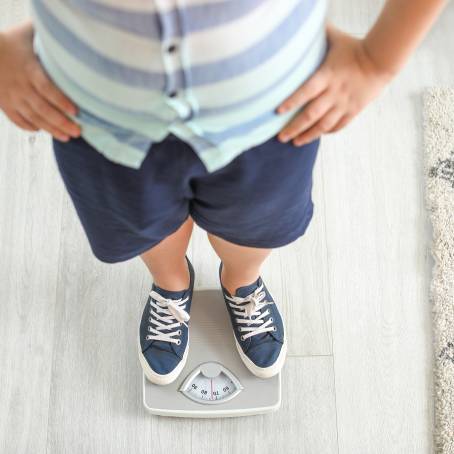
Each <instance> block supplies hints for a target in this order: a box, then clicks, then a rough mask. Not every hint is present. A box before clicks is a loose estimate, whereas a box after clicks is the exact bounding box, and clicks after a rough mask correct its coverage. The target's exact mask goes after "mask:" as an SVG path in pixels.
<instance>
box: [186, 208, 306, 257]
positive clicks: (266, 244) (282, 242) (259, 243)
mask: <svg viewBox="0 0 454 454" xmlns="http://www.w3.org/2000/svg"><path fill="white" fill-rule="evenodd" d="M313 215H314V204H313V203H312V202H311V204H310V208H309V211H307V212H306V216H305V220H304V222H303V223H302V225H301V226H300V227H299V228H298V229H295V230H293V231H292V232H291V233H290V234H288V235H287V236H286V237H285V238H280V239H279V240H276V241H272V240H271V241H268V240H255V241H244V240H242V239H240V238H236V237H232V236H230V235H225V234H224V233H219V232H216V231H215V230H213V229H211V228H210V227H209V224H208V223H207V222H205V221H201V222H200V220H199V219H200V218H198V216H194V215H193V214H191V216H192V218H193V219H194V222H195V223H196V224H198V225H199V226H200V227H201V228H202V229H203V230H205V231H206V232H208V233H211V234H212V235H216V236H218V237H219V238H222V239H223V240H226V241H228V242H230V243H234V244H237V245H239V246H246V247H256V248H264V249H276V248H280V247H283V246H287V245H289V244H290V243H293V242H294V241H296V240H297V239H298V238H299V237H301V236H303V235H304V234H305V233H306V230H307V228H308V227H309V224H310V222H311V220H312V218H313Z"/></svg>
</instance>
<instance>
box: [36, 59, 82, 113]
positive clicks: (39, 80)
mask: <svg viewBox="0 0 454 454" xmlns="http://www.w3.org/2000/svg"><path fill="white" fill-rule="evenodd" d="M29 79H30V82H31V84H32V86H33V88H34V89H35V90H36V91H37V92H38V93H39V94H40V95H41V96H42V97H43V98H45V99H46V100H47V101H48V102H49V103H50V104H52V105H53V106H55V107H56V108H57V109H59V110H61V111H63V112H67V113H69V114H72V115H76V114H77V106H76V105H75V104H74V103H73V102H72V101H71V99H69V98H68V97H67V96H66V95H65V94H64V93H63V92H62V91H61V90H60V89H59V88H58V87H57V86H56V85H55V84H54V83H53V82H52V81H51V79H50V78H49V77H48V76H47V74H46V72H45V71H44V69H43V67H42V66H41V65H40V64H39V63H37V64H36V65H35V66H34V67H33V69H32V74H31V75H30V78H29Z"/></svg>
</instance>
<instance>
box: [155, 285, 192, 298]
mask: <svg viewBox="0 0 454 454" xmlns="http://www.w3.org/2000/svg"><path fill="white" fill-rule="evenodd" d="M152 290H154V291H155V292H158V293H159V294H160V295H161V296H163V297H164V298H171V299H175V300H177V299H179V298H183V297H184V296H185V293H186V292H187V291H188V290H189V289H185V290H178V291H174V290H166V289H164V288H162V287H158V286H157V285H156V284H155V283H153V286H152Z"/></svg>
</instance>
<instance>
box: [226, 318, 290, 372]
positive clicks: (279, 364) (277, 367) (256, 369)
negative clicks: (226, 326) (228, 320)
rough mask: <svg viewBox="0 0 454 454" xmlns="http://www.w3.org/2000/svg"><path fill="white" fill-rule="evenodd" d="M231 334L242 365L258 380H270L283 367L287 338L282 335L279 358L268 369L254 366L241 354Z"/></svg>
mask: <svg viewBox="0 0 454 454" xmlns="http://www.w3.org/2000/svg"><path fill="white" fill-rule="evenodd" d="M282 324H284V321H282ZM232 332H233V338H234V339H235V345H236V349H237V350H238V353H239V354H240V357H241V359H242V361H243V363H244V365H245V366H246V367H247V368H248V369H249V370H250V371H251V372H252V373H253V374H254V375H255V376H257V377H259V378H270V377H273V376H274V375H276V374H278V373H279V372H280V371H281V369H282V367H283V366H284V363H285V358H286V356H287V337H286V336H285V334H284V342H283V344H282V347H281V351H280V352H279V356H278V357H277V359H276V361H275V362H274V364H272V365H271V366H268V367H259V366H257V365H256V364H254V363H253V362H252V361H251V360H250V359H249V358H248V357H247V356H246V354H245V353H244V352H243V349H242V348H241V346H240V344H239V343H238V341H237V340H236V336H235V333H234V331H233V330H232ZM285 332H286V331H285V327H284V333H285Z"/></svg>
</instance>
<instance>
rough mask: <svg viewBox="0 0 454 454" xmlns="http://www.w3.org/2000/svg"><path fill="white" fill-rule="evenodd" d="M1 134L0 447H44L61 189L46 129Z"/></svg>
mask: <svg viewBox="0 0 454 454" xmlns="http://www.w3.org/2000/svg"><path fill="white" fill-rule="evenodd" d="M0 137H1V140H0V161H1V162H2V163H3V164H2V165H1V166H0V238H1V241H0V257H1V260H0V301H1V307H2V313H1V316H0V339H1V342H0V358H1V360H0V361H1V370H0V451H1V452H5V453H6V452H15V453H28V452H44V450H45V446H46V431H47V419H48V406H49V389H50V380H51V371H50V364H51V357H52V344H53V326H54V311H55V291H56V282H57V274H56V270H57V269H58V252H59V242H60V221H61V191H60V190H59V186H58V179H57V178H56V173H55V171H54V170H55V169H54V168H53V162H52V160H51V159H50V158H51V157H50V154H49V153H47V149H48V145H49V140H48V137H46V136H44V135H43V134H38V135H35V134H24V133H22V132H19V131H18V130H17V128H13V127H12V126H11V125H10V124H9V123H7V122H6V120H5V119H4V117H3V116H2V118H1V120H0Z"/></svg>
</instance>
